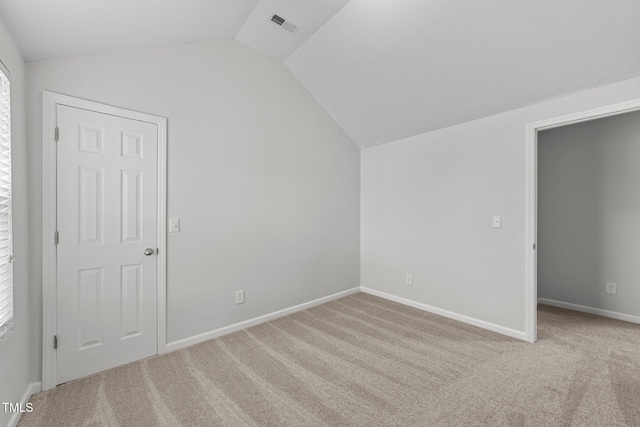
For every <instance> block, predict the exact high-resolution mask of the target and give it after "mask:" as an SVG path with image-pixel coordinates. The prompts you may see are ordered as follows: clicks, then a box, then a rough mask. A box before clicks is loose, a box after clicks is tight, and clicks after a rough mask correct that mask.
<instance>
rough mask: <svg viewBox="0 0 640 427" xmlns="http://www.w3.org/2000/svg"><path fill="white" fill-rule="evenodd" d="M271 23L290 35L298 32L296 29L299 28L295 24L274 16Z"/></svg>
mask: <svg viewBox="0 0 640 427" xmlns="http://www.w3.org/2000/svg"><path fill="white" fill-rule="evenodd" d="M271 22H274V23H276V24H278V25H279V26H281V27H282V28H284V29H285V30H287V31H289V32H290V33H295V32H296V31H298V28H300V25H298V24H296V23H295V22H293V21H290V20H288V19H286V18H283V17H282V16H279V15H275V14H274V15H273V16H272V17H271Z"/></svg>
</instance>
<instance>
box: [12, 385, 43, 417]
mask: <svg viewBox="0 0 640 427" xmlns="http://www.w3.org/2000/svg"><path fill="white" fill-rule="evenodd" d="M41 391H42V383H41V382H40V381H37V382H35V383H31V384H29V385H28V386H27V389H26V390H25V392H24V394H23V395H22V397H21V398H20V403H21V405H22V407H23V408H24V407H25V405H26V404H27V403H29V399H31V396H33V395H34V394H36V393H40V392H41ZM14 403H15V402H14ZM21 416H22V413H21V412H14V413H13V415H12V416H11V418H10V419H9V424H7V427H16V426H17V425H18V421H20V417H21Z"/></svg>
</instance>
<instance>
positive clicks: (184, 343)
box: [166, 287, 360, 352]
mask: <svg viewBox="0 0 640 427" xmlns="http://www.w3.org/2000/svg"><path fill="white" fill-rule="evenodd" d="M357 292H360V288H359V287H358V288H352V289H348V290H346V291H342V292H338V293H337V294H333V295H329V296H326V297H322V298H318V299H316V300H313V301H309V302H305V303H303V304H298V305H295V306H293V307H289V308H285V309H283V310H278V311H274V312H273V313H269V314H265V315H263V316H259V317H254V318H253V319H249V320H245V321H244V322H240V323H235V324H233V325H229V326H225V327H222V328H219V329H216V330H213V331H209V332H204V333H202V334H198V335H194V336H192V337H189V338H184V339H181V340H178V341H173V342H170V343H167V347H166V349H167V352H170V351H175V350H179V349H181V348H185V347H189V346H190V345H194V344H199V343H201V342H203V341H208V340H210V339H213V338H217V337H219V336H222V335H227V334H230V333H233V332H236V331H239V330H241V329H246V328H250V327H251V326H255V325H259V324H260V323H265V322H269V321H270V320H274V319H277V318H278V317H283V316H287V315H289V314H292V313H295V312H297V311H302V310H306V309H307V308H311V307H314V306H316V305H320V304H324V303H326V302H329V301H333V300H335V299H338V298H342V297H346V296H347V295H352V294H355V293H357Z"/></svg>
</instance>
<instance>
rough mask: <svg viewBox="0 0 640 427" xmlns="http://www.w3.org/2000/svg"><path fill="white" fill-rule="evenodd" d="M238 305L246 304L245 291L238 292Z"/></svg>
mask: <svg viewBox="0 0 640 427" xmlns="http://www.w3.org/2000/svg"><path fill="white" fill-rule="evenodd" d="M236 304H244V291H237V292H236Z"/></svg>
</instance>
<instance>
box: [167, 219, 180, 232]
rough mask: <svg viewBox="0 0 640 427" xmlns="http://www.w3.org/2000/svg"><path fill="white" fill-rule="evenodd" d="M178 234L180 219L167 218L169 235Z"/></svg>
mask: <svg viewBox="0 0 640 427" xmlns="http://www.w3.org/2000/svg"><path fill="white" fill-rule="evenodd" d="M179 232H180V218H169V233H179Z"/></svg>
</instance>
